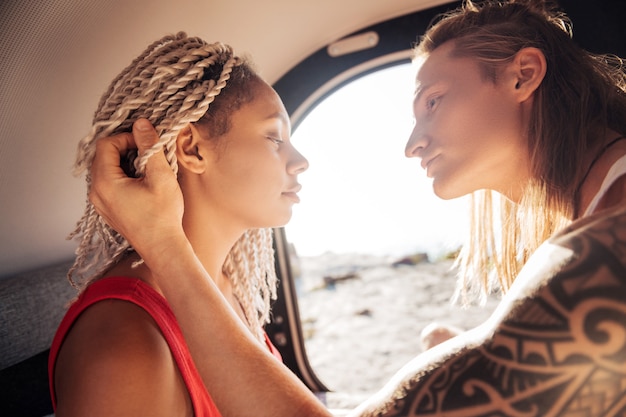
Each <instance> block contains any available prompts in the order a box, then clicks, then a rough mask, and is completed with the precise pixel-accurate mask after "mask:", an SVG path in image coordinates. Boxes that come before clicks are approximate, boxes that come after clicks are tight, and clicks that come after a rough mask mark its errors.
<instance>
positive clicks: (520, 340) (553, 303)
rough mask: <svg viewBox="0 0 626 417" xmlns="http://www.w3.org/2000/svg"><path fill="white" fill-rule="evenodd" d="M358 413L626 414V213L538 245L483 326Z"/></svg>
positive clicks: (402, 376) (467, 416)
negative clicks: (509, 289) (539, 246)
mask: <svg viewBox="0 0 626 417" xmlns="http://www.w3.org/2000/svg"><path fill="white" fill-rule="evenodd" d="M472 338H473V339H472ZM354 414H356V415H360V416H374V415H375V416H389V417H391V416H446V417H456V416H459V417H461V416H463V417H471V416H511V417H518V416H519V417H522V416H523V417H531V416H532V417H535V416H536V417H550V416H571V417H574V416H577V417H578V416H586V417H591V416H598V417H609V416H626V211H625V210H624V209H622V210H619V211H614V212H613V213H612V214H605V215H603V216H601V217H595V218H590V219H585V220H584V221H583V222H578V223H575V224H573V225H572V227H570V228H568V230H566V231H564V232H562V233H560V234H559V235H558V236H556V237H555V238H553V239H551V240H550V242H549V243H547V244H544V245H543V246H542V247H541V248H540V249H539V250H538V251H537V253H536V254H535V255H534V256H533V257H532V258H531V260H530V261H529V262H528V264H527V265H526V266H525V267H524V269H523V271H522V273H521V274H520V275H519V276H518V278H517V279H516V281H515V284H514V285H513V287H512V288H511V291H510V292H509V293H507V295H506V297H505V298H504V299H503V301H502V305H501V306H500V307H499V308H498V309H497V310H496V312H495V313H494V316H493V317H492V318H491V319H490V321H489V322H488V323H486V324H485V325H483V326H481V328H477V329H475V331H473V332H469V333H468V335H467V336H462V337H458V338H456V340H454V339H453V340H451V341H449V342H448V343H445V344H443V345H441V349H438V348H434V349H433V352H432V353H431V352H429V351H427V352H426V353H424V354H422V355H420V356H419V357H418V358H416V360H415V361H414V362H413V363H412V364H409V365H407V367H405V368H404V369H403V370H401V371H400V373H399V374H398V375H397V376H396V377H395V379H394V380H393V382H391V383H390V384H389V385H388V387H387V388H386V390H384V391H381V393H380V394H379V395H378V397H376V398H374V399H372V400H371V401H369V402H367V403H365V404H363V405H362V406H361V407H360V408H359V409H358V410H356V411H355V413H354Z"/></svg>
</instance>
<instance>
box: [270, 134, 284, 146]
mask: <svg viewBox="0 0 626 417" xmlns="http://www.w3.org/2000/svg"><path fill="white" fill-rule="evenodd" d="M266 137H267V139H269V140H271V141H272V142H274V143H275V144H277V145H280V144H282V143H284V142H285V141H284V140H282V139H281V138H280V137H279V136H273V135H270V136H266Z"/></svg>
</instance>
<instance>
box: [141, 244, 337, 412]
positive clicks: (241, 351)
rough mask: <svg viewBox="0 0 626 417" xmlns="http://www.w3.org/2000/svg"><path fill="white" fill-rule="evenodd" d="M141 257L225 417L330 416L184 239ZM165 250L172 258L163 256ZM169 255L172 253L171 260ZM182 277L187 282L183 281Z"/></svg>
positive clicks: (156, 248) (145, 253)
mask: <svg viewBox="0 0 626 417" xmlns="http://www.w3.org/2000/svg"><path fill="white" fill-rule="evenodd" d="M167 241H168V245H167V248H163V249H162V251H159V248H158V247H157V246H154V245H151V247H150V248H149V251H148V252H144V253H142V252H141V251H140V254H141V255H142V257H143V258H144V261H145V262H146V264H147V265H148V267H149V268H150V269H151V271H152V272H153V275H155V278H156V279H157V281H158V285H159V287H160V290H161V291H162V292H163V294H164V296H165V298H166V299H167V300H168V302H169V304H170V306H171V307H172V310H173V311H174V313H175V315H176V318H177V320H178V323H179V325H180V327H181V329H182V331H183V334H184V336H185V340H186V342H187V344H188V346H189V350H190V352H191V355H192V357H193V359H194V362H195V364H196V366H197V368H198V370H199V372H200V375H201V376H202V379H203V381H204V383H205V386H206V387H207V389H208V391H209V392H210V393H211V396H212V397H213V399H214V401H215V403H216V404H217V406H218V408H219V409H220V411H221V412H222V414H223V415H224V416H252V415H254V416H268V417H269V416H272V417H280V416H330V414H329V412H328V411H327V410H326V408H325V407H324V406H323V405H322V403H321V402H320V401H318V400H317V398H315V396H314V395H313V394H312V393H311V392H310V391H309V390H308V389H307V388H306V386H305V385H304V384H303V383H302V382H301V381H300V380H299V379H298V378H297V377H296V376H295V375H294V374H293V373H292V372H291V371H290V370H289V369H288V368H286V367H285V366H284V365H283V364H281V363H279V362H278V361H277V360H276V358H275V357H273V356H272V355H271V354H270V353H269V352H268V351H267V349H265V348H264V347H263V346H261V345H260V343H259V342H258V341H257V340H256V339H255V338H254V337H253V336H252V335H251V334H250V332H249V331H248V330H247V329H246V328H245V327H244V325H243V324H242V323H241V320H240V319H238V318H237V317H236V315H235V313H234V312H233V311H232V309H231V308H230V307H229V306H228V304H227V302H226V300H225V299H224V297H223V296H222V294H221V293H220V292H219V290H218V289H217V287H216V285H215V284H214V282H213V280H211V279H210V277H209V275H208V273H207V272H206V271H205V270H204V268H203V267H202V264H201V263H200V261H199V260H198V258H197V257H196V256H195V254H194V253H193V250H192V248H191V245H190V244H189V242H188V241H187V240H186V237H185V236H184V235H182V236H177V237H173V238H171V239H167ZM165 251H167V253H169V254H170V255H169V256H163V255H164V253H165ZM171 254H174V256H172V255H171ZM183 277H184V279H183Z"/></svg>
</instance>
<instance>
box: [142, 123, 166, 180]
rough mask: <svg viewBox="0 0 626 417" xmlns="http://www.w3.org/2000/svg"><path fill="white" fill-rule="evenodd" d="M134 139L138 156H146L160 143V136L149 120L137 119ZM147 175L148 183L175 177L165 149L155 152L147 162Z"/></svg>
mask: <svg viewBox="0 0 626 417" xmlns="http://www.w3.org/2000/svg"><path fill="white" fill-rule="evenodd" d="M133 138H134V140H135V145H137V151H138V155H144V154H145V153H146V152H147V151H148V150H150V149H151V148H153V147H154V146H155V145H156V144H157V142H158V141H159V135H158V134H157V132H156V130H155V129H154V127H153V126H152V124H151V123H150V121H149V120H148V119H144V118H141V119H137V120H136V121H135V123H133ZM145 175H146V179H147V181H149V182H151V181H159V180H160V179H162V177H163V176H164V175H165V176H170V175H173V172H172V168H171V167H170V165H169V163H168V162H167V160H166V159H165V153H164V152H163V149H162V148H161V149H159V151H157V152H155V153H154V154H153V155H152V156H150V158H149V159H148V161H147V162H146V167H145Z"/></svg>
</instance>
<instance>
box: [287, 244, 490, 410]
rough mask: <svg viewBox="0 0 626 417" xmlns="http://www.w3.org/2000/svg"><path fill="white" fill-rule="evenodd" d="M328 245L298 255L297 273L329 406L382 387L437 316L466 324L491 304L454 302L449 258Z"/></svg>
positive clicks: (311, 352)
mask: <svg viewBox="0 0 626 417" xmlns="http://www.w3.org/2000/svg"><path fill="white" fill-rule="evenodd" d="M397 260H398V258H397V257H396V258H387V257H380V256H370V255H359V254H342V255H338V254H333V253H326V254H324V255H321V256H316V257H301V258H299V264H300V265H299V269H300V271H301V273H300V277H299V278H297V280H296V285H297V288H298V293H299V307H300V315H301V319H302V323H303V331H304V337H305V346H306V350H307V355H308V359H309V362H310V363H311V366H312V368H313V370H314V371H315V373H316V374H317V376H318V377H319V379H320V380H321V381H322V382H323V383H324V384H325V385H326V386H327V387H328V388H329V389H331V390H332V391H335V392H336V394H331V395H329V396H328V400H329V406H331V407H337V408H342V407H353V406H355V405H357V404H358V402H360V400H361V399H363V398H365V397H366V396H367V395H369V394H370V393H372V392H375V391H377V390H378V389H379V388H381V387H382V386H383V384H384V383H385V382H387V380H388V379H389V378H390V377H391V376H392V375H393V374H394V373H395V372H396V371H397V370H398V369H399V368H400V367H401V366H402V365H404V364H405V363H406V362H408V361H409V360H410V359H412V358H413V357H414V356H415V355H417V354H419V353H420V352H421V351H422V348H421V344H420V332H421V331H422V329H423V328H424V327H425V326H427V325H428V324H430V323H432V322H439V323H445V324H448V325H453V326H456V327H460V328H463V329H468V328H471V327H474V326H476V325H478V324H480V323H481V322H482V321H484V320H485V319H486V318H487V317H488V316H489V315H490V314H491V312H492V311H493V308H494V307H495V305H496V304H497V302H498V300H497V299H496V297H492V298H490V299H489V300H488V301H487V304H486V305H485V306H482V307H481V306H473V307H470V308H465V309H464V308H461V307H459V306H455V305H452V304H451V302H450V298H451V296H452V294H453V292H454V288H455V282H456V277H455V272H454V271H453V270H451V268H452V266H453V261H452V260H450V259H444V260H437V261H429V260H428V259H420V258H419V256H418V262H417V263H416V264H414V265H411V264H410V263H411V262H407V263H409V264H408V265H404V264H401V265H394V262H396V261H397Z"/></svg>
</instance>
